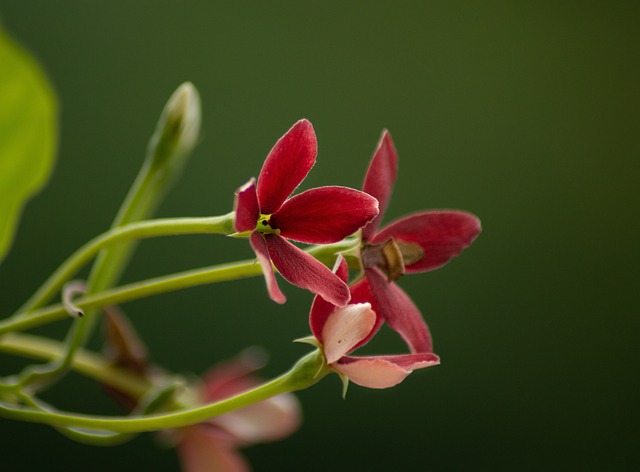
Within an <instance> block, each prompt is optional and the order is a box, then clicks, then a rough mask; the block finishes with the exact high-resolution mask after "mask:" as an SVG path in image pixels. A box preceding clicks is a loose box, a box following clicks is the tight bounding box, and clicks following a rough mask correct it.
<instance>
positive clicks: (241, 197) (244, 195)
mask: <svg viewBox="0 0 640 472" xmlns="http://www.w3.org/2000/svg"><path fill="white" fill-rule="evenodd" d="M234 210H235V212H236V216H235V219H234V221H233V223H234V226H235V228H236V231H237V232H239V233H243V232H245V231H253V230H254V229H255V228H256V223H257V222H258V218H259V216H260V208H259V207H258V197H257V195H256V181H255V179H251V180H249V182H247V183H246V184H244V185H243V186H242V187H240V188H239V189H238V190H236V200H235V203H234Z"/></svg>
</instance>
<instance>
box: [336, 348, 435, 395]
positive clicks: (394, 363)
mask: <svg viewBox="0 0 640 472" xmlns="http://www.w3.org/2000/svg"><path fill="white" fill-rule="evenodd" d="M438 363H439V359H438V356H436V355H435V354H423V355H421V354H413V355H411V354H410V355H406V356H370V357H343V358H342V359H340V361H339V362H338V364H337V365H334V366H333V367H334V369H336V370H337V371H338V372H341V373H343V374H344V375H346V376H347V377H348V378H349V380H351V381H352V382H354V383H356V384H358V385H361V386H363V387H368V388H389V387H393V386H394V385H397V384H399V383H400V382H402V381H403V380H404V379H405V378H406V377H407V376H408V375H409V374H410V373H411V372H413V371H414V370H415V369H420V368H424V367H430V366H433V365H436V364H438Z"/></svg>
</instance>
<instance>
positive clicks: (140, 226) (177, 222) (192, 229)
mask: <svg viewBox="0 0 640 472" xmlns="http://www.w3.org/2000/svg"><path fill="white" fill-rule="evenodd" d="M233 231H234V230H233V212H232V213H228V214H226V215H223V216H217V217H209V218H165V219H157V220H150V221H140V222H137V223H130V224H127V225H124V226H119V227H116V228H114V229H112V230H111V231H107V232H106V233H103V234H101V235H100V236H97V237H95V238H93V239H92V240H91V241H89V242H88V243H87V244H85V245H84V246H82V247H81V248H80V249H78V250H77V251H76V252H75V253H73V254H72V255H71V257H69V258H68V259H67V260H66V261H65V262H64V263H63V264H62V265H61V266H60V267H59V268H58V269H57V270H56V271H55V272H54V273H53V274H52V275H51V276H50V277H49V278H48V279H47V281H46V282H45V283H44V284H43V285H42V286H41V287H40V288H39V289H38V291H37V292H36V293H35V294H34V295H33V296H32V297H31V298H30V299H29V300H28V301H27V303H25V305H24V306H23V307H22V308H21V309H20V313H22V314H26V313H28V312H31V311H33V310H35V309H36V308H39V307H41V306H43V305H44V304H45V303H47V302H48V301H49V300H51V299H52V298H53V297H54V296H55V295H56V294H57V293H58V291H59V290H60V289H61V288H62V286H63V285H64V284H65V283H66V282H67V281H68V280H69V279H70V278H71V277H73V275H74V274H76V273H77V272H78V271H79V270H80V269H81V268H82V267H84V266H85V264H87V262H89V261H90V260H91V259H93V257H94V256H95V255H96V254H98V252H99V251H100V250H102V249H103V248H105V247H109V246H112V245H114V244H116V243H120V242H123V241H129V240H132V239H144V238H154V237H158V236H167V235H179V234H202V233H206V234H227V235H228V234H231V233H233Z"/></svg>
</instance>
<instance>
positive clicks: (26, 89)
mask: <svg viewBox="0 0 640 472" xmlns="http://www.w3.org/2000/svg"><path fill="white" fill-rule="evenodd" d="M0 64H2V66H1V67H0V262H1V261H2V259H3V258H4V257H5V255H6V254H7V252H8V251H9V248H10V246H11V242H12V240H13V237H14V234H15V230H16V226H17V223H18V220H19V217H20V213H21V211H22V207H23V206H24V205H25V204H26V201H27V200H28V199H29V198H30V197H31V196H33V195H34V194H35V193H36V192H38V191H39V190H40V189H41V188H42V187H43V186H44V184H45V183H46V182H47V179H48V178H49V175H50V173H51V168H52V167H53V163H54V160H55V151H56V146H57V103H56V98H55V95H54V93H53V91H52V89H51V86H50V85H49V82H48V80H47V78H46V76H45V74H44V73H43V71H42V69H41V68H40V66H39V65H38V64H37V63H36V62H35V61H34V60H33V58H31V57H30V55H29V54H27V53H26V52H25V51H24V50H22V49H21V48H20V47H18V46H17V45H16V44H15V43H14V42H13V41H11V39H10V38H9V37H7V36H6V35H5V34H4V33H3V31H2V30H0Z"/></svg>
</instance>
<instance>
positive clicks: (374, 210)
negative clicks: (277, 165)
mask: <svg viewBox="0 0 640 472" xmlns="http://www.w3.org/2000/svg"><path fill="white" fill-rule="evenodd" d="M377 214H378V202H377V200H376V199H375V198H373V197H372V196H370V195H368V194H366V193H364V192H361V191H359V190H354V189H352V188H347V187H337V186H334V187H318V188H313V189H311V190H307V191H306V192H302V193H300V194H298V195H296V196H294V197H292V198H290V199H289V200H287V201H286V202H284V203H283V205H282V207H281V208H280V209H279V210H278V211H277V212H276V213H275V214H274V215H273V216H272V217H271V223H272V227H274V228H278V229H279V230H280V231H281V232H280V235H281V236H282V237H285V238H287V239H293V240H295V241H300V242H304V243H309V244H328V243H335V242H338V241H341V240H343V239H344V238H346V237H347V236H350V235H351V234H353V233H355V232H356V231H357V230H358V229H360V228H361V227H362V226H364V225H365V224H366V223H367V222H369V221H371V219H373V218H374V217H375V216H376V215H377Z"/></svg>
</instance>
